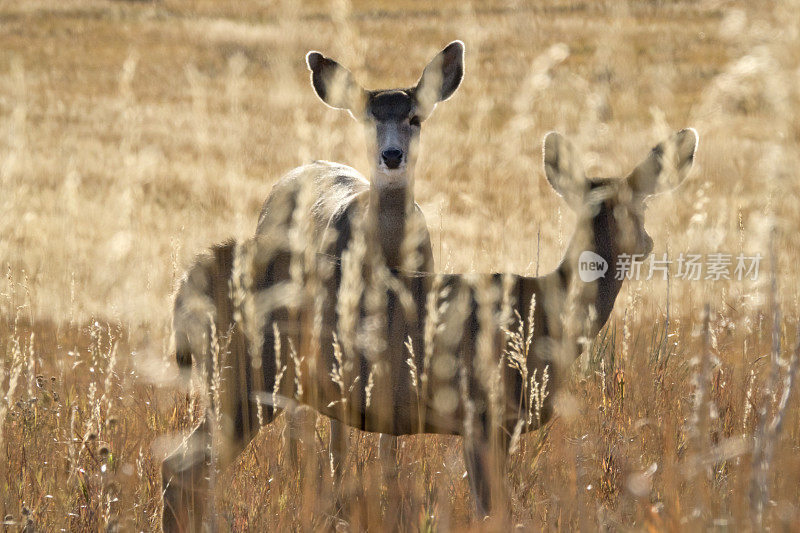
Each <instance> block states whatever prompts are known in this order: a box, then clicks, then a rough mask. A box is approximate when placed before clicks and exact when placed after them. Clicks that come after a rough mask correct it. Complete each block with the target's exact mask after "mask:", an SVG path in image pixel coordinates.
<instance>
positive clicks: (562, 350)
mask: <svg viewBox="0 0 800 533" xmlns="http://www.w3.org/2000/svg"><path fill="white" fill-rule="evenodd" d="M697 140H698V137H697V133H696V132H695V131H694V130H691V129H687V130H682V131H680V132H678V133H676V134H675V135H673V136H672V137H670V138H669V139H668V140H666V141H664V142H662V143H661V144H659V145H657V146H656V147H655V148H654V149H653V150H652V151H651V153H650V155H649V156H648V157H647V158H646V159H645V160H644V161H643V162H642V163H640V164H639V165H638V166H637V167H636V168H635V169H634V170H633V171H632V172H631V173H630V174H629V175H628V176H627V177H626V178H623V179H587V178H586V177H585V176H584V174H583V171H582V170H581V164H580V160H579V158H578V157H577V154H576V153H575V151H574V149H573V148H572V147H571V145H570V144H569V143H568V142H567V141H566V140H564V139H563V138H562V137H561V136H560V135H558V134H557V133H550V134H548V135H547V136H546V137H545V141H544V165H545V174H546V176H547V179H548V181H549V183H550V184H551V185H552V186H553V188H554V189H555V190H556V191H557V192H558V193H559V194H560V195H561V196H562V197H563V198H564V199H565V200H566V202H567V204H568V205H569V206H570V207H571V208H572V209H574V210H575V211H576V213H577V215H578V219H577V225H576V230H575V232H574V234H573V237H572V239H571V241H570V244H569V245H568V248H567V250H566V252H565V255H564V258H563V259H562V261H561V263H560V264H559V266H558V267H557V268H556V270H554V271H553V272H552V273H550V274H547V275H545V276H541V277H525V276H518V275H510V274H492V275H458V274H451V275H433V274H424V273H420V274H417V275H413V274H409V273H404V272H398V273H396V274H395V275H394V276H393V277H392V279H390V280H388V281H387V280H386V279H385V278H384V279H381V278H377V279H376V278H372V279H371V280H370V281H371V282H373V283H378V284H381V283H383V285H381V286H380V288H379V289H378V292H383V291H389V292H393V291H396V292H398V293H400V294H403V293H405V294H407V295H411V297H412V299H413V307H414V310H413V311H414V312H410V313H403V312H401V313H393V312H392V311H391V310H389V309H388V308H389V307H390V306H389V305H388V303H389V299H388V298H387V300H385V301H383V302H382V303H383V304H384V305H386V309H383V310H382V311H381V312H383V314H384V316H386V317H387V320H386V323H385V324H383V328H384V330H383V331H382V332H383V333H387V332H388V333H391V332H392V331H397V330H398V329H402V330H404V331H412V332H414V333H415V334H418V333H419V332H420V331H419V330H423V331H422V334H421V335H418V336H417V337H416V338H421V339H422V341H423V342H422V343H421V344H418V345H415V344H413V342H412V343H411V346H412V347H413V348H414V350H413V351H412V352H411V353H410V354H409V355H410V357H409V359H408V360H407V361H405V362H403V361H401V360H399V359H397V358H389V359H382V360H381V359H379V360H374V359H373V358H372V357H371V355H372V354H371V353H370V352H369V351H368V350H367V349H365V347H364V346H363V345H359V344H358V343H355V344H351V345H350V350H351V351H350V352H345V353H344V354H342V355H339V356H338V357H337V354H336V353H335V350H334V353H333V354H331V353H330V352H323V353H322V354H317V355H316V356H314V357H311V356H309V359H311V361H310V363H309V362H306V364H303V362H302V357H303V356H302V355H298V354H289V353H288V351H287V350H285V349H284V348H285V346H286V345H287V343H286V342H283V343H280V344H281V346H283V347H284V348H281V349H280V351H279V352H277V353H276V351H274V350H271V349H266V348H268V347H266V345H264V344H262V343H258V345H260V346H262V352H261V354H260V355H261V361H262V366H261V367H260V370H261V371H262V372H263V374H264V375H263V378H262V379H261V380H259V382H260V383H264V385H265V389H264V393H265V394H266V395H268V396H269V395H273V397H274V396H276V395H279V396H280V397H286V398H295V399H296V400H297V401H299V402H301V403H304V404H306V405H309V406H310V407H312V408H313V409H315V410H316V411H318V412H320V413H322V414H324V415H326V416H329V417H331V418H333V419H338V420H340V421H341V422H344V423H345V424H347V425H350V426H352V427H356V428H359V429H362V430H367V431H377V432H382V433H388V434H393V435H403V434H414V433H439V434H452V435H462V436H463V437H464V456H465V463H466V466H467V471H468V473H469V481H470V486H471V489H472V492H473V495H474V497H475V503H476V507H477V511H478V513H479V514H482V515H487V514H489V513H490V512H495V511H502V509H503V506H502V502H503V501H505V489H504V482H503V476H502V473H503V469H504V466H505V462H506V458H507V455H508V451H509V450H508V445H509V440H510V436H512V435H519V434H522V433H524V432H527V431H530V430H533V429H536V428H538V427H540V426H541V424H542V423H544V422H546V421H547V420H548V419H549V418H550V417H551V415H552V413H553V409H554V407H553V399H554V396H555V392H556V391H558V389H559V388H560V386H561V383H562V382H563V380H564V376H565V373H566V372H567V371H568V368H569V365H570V364H571V363H572V362H573V361H574V359H575V358H577V356H578V355H579V353H580V346H579V343H580V340H581V339H591V338H592V337H594V336H595V335H596V334H597V332H598V331H599V330H600V328H602V326H603V325H604V324H605V322H606V321H607V320H608V317H609V316H610V313H611V311H612V309H613V305H614V301H615V299H616V296H617V294H618V293H619V290H620V289H621V286H622V280H620V279H617V276H614V275H612V274H611V273H609V274H608V275H605V276H601V277H599V278H597V279H595V280H592V281H588V282H584V281H582V280H581V279H580V276H579V274H578V265H579V258H580V255H581V254H582V253H583V252H585V251H591V252H593V253H594V254H597V256H599V257H600V258H601V259H602V261H605V262H606V264H607V265H616V264H617V260H618V259H619V258H620V257H621V256H622V254H631V255H632V254H643V255H646V254H649V253H650V251H651V249H652V240H651V238H650V237H649V235H648V234H647V232H646V231H645V228H644V220H643V215H644V201H645V200H646V198H647V197H649V196H651V195H653V194H656V193H658V192H662V191H664V190H668V189H670V188H673V187H675V186H677V185H678V184H679V183H680V182H682V181H683V179H685V177H686V175H687V174H688V172H689V170H690V169H691V166H692V162H693V160H694V155H695V151H696V149H697ZM275 246H276V245H275V244H274V242H272V241H266V240H264V239H256V240H252V241H250V242H248V243H245V244H244V245H241V246H234V245H233V244H228V245H225V246H223V247H221V248H218V251H217V254H216V255H217V258H216V259H213V260H211V259H209V260H208V261H207V262H206V263H200V264H198V265H197V266H196V269H197V270H198V271H202V272H205V273H206V274H205V278H204V279H211V278H214V279H217V280H218V281H217V282H216V285H217V286H221V287H228V282H227V280H226V279H223V278H222V277H220V276H217V277H215V276H214V273H215V272H216V273H219V274H222V275H227V274H225V272H228V273H229V272H230V270H231V269H230V268H228V267H226V266H225V265H228V264H231V262H232V259H230V258H231V257H234V256H236V257H238V258H239V260H240V261H241V262H242V263H243V264H247V265H249V266H248V267H246V268H244V269H243V270H245V271H246V270H248V269H249V270H250V271H252V272H256V273H258V274H257V276H256V279H254V280H253V281H252V282H251V283H250V285H249V287H248V288H247V290H248V291H250V294H249V295H248V296H246V297H245V298H244V299H240V300H239V301H245V300H247V299H248V298H250V299H257V298H260V297H262V296H265V295H270V296H272V298H271V299H262V300H260V301H262V302H266V301H271V302H272V303H271V304H270V305H271V306H272V309H273V310H271V311H269V312H268V313H267V314H268V315H269V316H267V317H266V321H267V322H272V324H273V327H274V328H275V330H276V331H278V332H279V334H280V335H279V337H278V338H279V339H281V338H282V339H288V338H294V339H295V341H296V342H294V343H293V344H294V346H308V344H307V343H304V342H303V340H302V339H301V337H302V336H304V335H308V328H298V327H296V326H295V325H294V323H293V322H292V321H287V320H286V316H285V315H279V314H278V313H276V312H274V309H276V308H277V307H279V305H280V304H279V303H276V302H277V301H279V300H280V298H276V297H275V296H276V294H277V293H276V292H275V291H276V289H277V288H278V287H277V285H276V284H274V283H273V281H272V280H271V279H269V278H270V274H263V273H269V272H272V271H273V265H274V264H275V262H276V259H275V258H276V257H277V256H276V254H275V253H274V251H273V249H274V248H275ZM220 250H225V252H224V253H220ZM348 253H349V252H348ZM323 263H324V261H323ZM234 278H236V276H234ZM234 282H235V284H237V285H238V286H242V282H241V281H237V279H234ZM212 285H213V284H212ZM343 286H344V285H343ZM367 290H369V288H367ZM426 291H427V292H426ZM208 292H210V293H212V294H213V293H214V292H215V291H214V289H211V290H210V291H208ZM216 292H217V293H220V294H224V290H222V289H219V290H217V291H216ZM426 294H427V296H426ZM345 297H346V295H344V294H340V295H339V298H340V299H342V298H345ZM215 305H216V306H217V317H218V320H219V317H220V316H232V315H233V314H234V313H235V312H237V310H238V312H241V313H242V314H243V315H244V314H246V308H247V306H246V305H245V306H242V305H240V304H238V303H237V301H236V300H235V299H231V298H225V297H224V296H221V297H220V298H218V299H217V300H216V303H215ZM362 311H363V310H362ZM372 312H374V310H369V309H367V310H365V311H363V312H362V314H363V315H364V316H362V317H361V318H363V319H364V321H365V322H370V320H369V319H370V313H372ZM523 317H526V319H527V338H525V336H524V335H518V337H517V339H518V340H519V341H518V342H516V343H514V342H511V343H509V337H510V336H512V335H510V334H509V332H510V331H511V329H512V328H513V327H514V325H515V324H516V326H517V328H518V329H519V328H523V327H524V326H526V324H523V322H525V321H526V319H524V318H523ZM262 318H263V317H262ZM343 318H344V317H342V316H338V317H334V321H333V322H329V320H331V315H330V314H328V315H326V316H325V321H323V330H324V331H322V332H316V333H314V332H312V336H313V337H314V338H315V339H318V340H319V341H320V343H321V344H322V345H323V347H324V344H325V343H330V344H332V345H338V342H337V340H336V339H335V337H334V336H333V333H334V331H340V332H341V331H342V329H344V328H343V327H342V323H341V322H342V320H343ZM337 319H338V320H339V322H338V323H336V320H337ZM247 321H248V320H247V318H244V320H243V322H245V323H246V322H247ZM393 321H395V322H396V321H400V322H401V323H400V324H398V323H393ZM243 329H245V330H246V329H247V328H243ZM243 337H247V336H244V335H243ZM245 340H246V341H247V342H249V343H250V344H251V345H252V344H253V343H254V342H253V339H249V340H248V339H247V338H246V339H245ZM512 341H513V339H512ZM276 347H277V345H276ZM237 354H238V355H237ZM243 357H246V355H244V352H242V351H238V352H236V351H234V350H231V362H232V364H231V367H233V368H236V367H238V366H239V363H238V361H240V360H241V358H243ZM347 358H350V361H349V363H350V372H349V373H348V372H347V371H343V370H342V369H343V368H345V369H346V367H347ZM343 361H345V362H344V363H343ZM387 364H388V368H387V366H386V365H387ZM337 365H338V369H339V370H340V372H339V374H337V377H336V379H328V378H327V376H328V375H329V373H330V372H328V371H329V370H330V369H334V370H336V369H337ZM311 369H315V370H316V372H315V373H313V374H312V373H311V372H309V370H311ZM276 371H277V372H278V373H279V375H280V376H284V379H276V378H275V376H276ZM290 372H291V374H292V375H293V376H294V377H295V378H297V379H286V378H285V376H286V375H289V373H290ZM425 376H427V380H426V379H424V377H425ZM342 382H343V383H344V385H345V386H344V387H342V386H341V383H342ZM250 384H251V382H249V381H248V385H250ZM252 386H253V387H257V385H256V383H255V382H252ZM253 390H256V389H253ZM253 390H250V391H248V394H250V393H251V392H253ZM387 392H390V394H386V393H387ZM371 398H373V400H372V402H371V401H370V399H371ZM375 398H377V399H375ZM387 398H390V399H394V400H395V401H393V402H388V401H387V400H386V399H387ZM234 403H235V402H234ZM246 405H247V406H250V405H252V404H250V403H247V404H246ZM342 405H346V406H347V408H346V409H343V408H341V406H342ZM228 406H230V404H228ZM225 407H226V406H225V405H224V404H223V405H222V408H223V409H224V408H225ZM387 411H388V416H387ZM241 414H242V413H241V412H239V415H241ZM273 414H274V412H272V411H270V412H269V413H268V418H269V417H271V416H272V415H273ZM244 415H245V418H247V417H250V418H251V419H252V418H254V416H255V415H254V414H253V413H252V412H251V413H244Z"/></svg>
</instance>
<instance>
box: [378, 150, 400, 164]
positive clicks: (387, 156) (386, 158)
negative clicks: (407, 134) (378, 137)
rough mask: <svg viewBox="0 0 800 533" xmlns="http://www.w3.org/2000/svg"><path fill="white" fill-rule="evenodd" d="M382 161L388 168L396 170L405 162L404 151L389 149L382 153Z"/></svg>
mask: <svg viewBox="0 0 800 533" xmlns="http://www.w3.org/2000/svg"><path fill="white" fill-rule="evenodd" d="M381 160H382V161H383V164H384V165H386V167H387V168H390V169H396V168H397V167H399V166H400V163H402V162H403V151H402V150H398V149H397V148H389V149H388V150H384V151H383V152H381Z"/></svg>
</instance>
